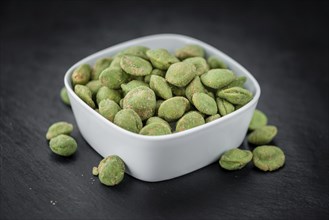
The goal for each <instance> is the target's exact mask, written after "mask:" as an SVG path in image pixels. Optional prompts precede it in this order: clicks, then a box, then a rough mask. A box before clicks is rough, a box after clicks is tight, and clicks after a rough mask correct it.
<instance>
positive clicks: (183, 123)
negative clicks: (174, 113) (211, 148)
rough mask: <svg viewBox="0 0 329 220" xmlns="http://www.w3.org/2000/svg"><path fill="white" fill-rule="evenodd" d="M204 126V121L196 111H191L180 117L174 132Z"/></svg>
mask: <svg viewBox="0 0 329 220" xmlns="http://www.w3.org/2000/svg"><path fill="white" fill-rule="evenodd" d="M203 124H205V120H204V118H203V117H202V115H201V114H200V113H198V112H197V111H191V112H188V113H186V114H185V115H184V116H183V117H181V118H180V119H179V120H178V122H177V124H176V131H177V132H179V131H185V130H188V129H191V128H194V127H197V126H200V125H203Z"/></svg>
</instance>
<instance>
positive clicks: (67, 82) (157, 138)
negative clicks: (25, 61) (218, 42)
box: [64, 33, 261, 142]
mask: <svg viewBox="0 0 329 220" xmlns="http://www.w3.org/2000/svg"><path fill="white" fill-rule="evenodd" d="M163 38H176V39H180V40H184V41H186V40H188V41H191V43H192V42H193V43H195V44H198V45H200V46H202V47H203V48H205V50H206V51H207V50H208V49H210V50H214V51H216V53H220V54H221V56H222V57H224V58H225V60H227V61H228V62H230V63H232V65H235V66H236V67H237V68H239V69H241V70H242V71H243V72H244V73H245V75H247V77H248V79H249V80H250V81H251V83H252V84H253V85H254V87H255V94H254V96H253V98H252V100H251V101H250V102H248V103H247V104H246V105H244V106H242V107H241V108H239V109H238V110H236V111H234V112H232V113H230V114H228V115H225V117H221V118H218V119H216V120H214V121H211V122H208V123H206V124H203V125H200V126H197V127H194V128H191V129H188V130H185V131H181V132H177V133H172V134H168V135H160V136H147V135H141V134H137V133H133V132H131V131H128V130H125V129H123V128H121V127H119V126H117V125H116V124H114V123H113V122H111V121H109V120H107V119H106V118H104V117H103V116H102V115H100V114H99V113H97V112H96V111H95V110H94V109H93V108H91V107H90V106H89V105H87V104H86V103H85V102H84V101H82V99H80V98H79V97H78V96H77V95H76V94H75V92H74V91H73V87H72V86H71V73H72V71H73V69H75V68H76V67H77V66H79V65H81V64H83V63H87V62H88V61H89V60H91V59H94V58H96V57H99V56H102V55H104V54H105V53H108V51H109V50H116V49H119V48H121V47H123V46H124V47H129V46H134V45H138V44H142V43H143V42H145V41H147V40H156V39H163ZM64 85H65V87H66V90H67V92H68V93H70V95H71V97H73V98H74V99H75V100H76V101H77V102H78V103H79V104H81V105H82V107H83V108H85V109H87V110H88V111H89V112H90V113H91V114H93V115H94V116H95V117H98V118H99V119H100V120H102V121H103V122H104V123H105V124H107V125H108V126H110V127H111V128H113V129H116V130H117V131H118V132H121V133H123V134H124V135H128V136H131V137H132V138H137V139H141V140H147V141H155V142H156V141H165V140H171V139H176V138H181V137H184V136H188V135H192V134H194V133H197V132H199V131H202V130H205V129H207V128H210V127H212V126H216V125H217V124H218V123H223V122H224V121H227V120H230V119H231V118H233V117H235V116H238V115H240V114H242V113H243V112H245V111H247V110H248V109H249V108H251V106H253V105H254V104H255V103H256V102H258V99H259V97H260V94H261V89H260V86H259V84H258V82H257V80H256V79H255V78H254V76H253V75H252V74H251V73H250V72H249V71H248V70H247V69H245V68H244V67H243V66H242V65H241V64H239V63H238V62H236V61H235V60H234V59H232V58H231V57H229V56H228V55H226V54H225V53H223V52H222V51H220V50H218V49H217V48H215V47H213V46H211V45H210V44H207V43H205V42H202V41H200V40H198V39H195V38H192V37H189V36H185V35H181V34H171V33H166V34H155V35H147V36H143V37H139V38H135V39H132V40H129V41H124V42H121V43H118V44H115V45H113V46H110V47H108V48H105V49H103V50H100V51H98V52H96V53H93V54H91V55H89V56H87V57H85V58H83V59H81V60H80V61H78V62H76V63H75V64H74V65H72V66H71V67H70V68H69V69H68V70H67V71H66V73H65V76H64Z"/></svg>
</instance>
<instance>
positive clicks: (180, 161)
mask: <svg viewBox="0 0 329 220" xmlns="http://www.w3.org/2000/svg"><path fill="white" fill-rule="evenodd" d="M186 44H197V45H200V46H201V47H203V48H204V50H205V51H206V54H207V55H208V56H210V55H214V56H216V57H218V58H219V59H221V60H222V61H223V62H224V63H226V64H227V65H228V67H229V68H230V69H231V70H232V71H233V72H234V73H235V74H236V75H238V76H246V77H247V82H246V83H245V87H246V88H247V89H248V90H249V91H251V92H252V93H253V95H254V97H253V99H252V100H251V101H250V102H249V103H247V104H246V105H245V106H243V107H242V108H240V109H238V110H236V111H234V112H233V113H230V114H228V115H226V116H224V117H221V118H219V119H217V120H215V121H212V122H210V123H207V124H205V125H202V126H198V127H195V128H192V129H190V130H186V131H183V132H178V133H174V134H170V135H164V136H143V135H139V134H135V133H132V132H130V131H127V130H124V129H122V128H120V127H119V126H117V125H115V124H113V123H112V122H110V121H108V120H107V119H105V118H104V117H103V116H101V115H100V114H98V113H97V112H96V111H95V110H93V109H92V108H90V107H89V106H88V105H87V104H86V103H84V102H83V101H82V100H81V99H80V98H79V97H78V96H77V95H76V94H75V93H74V91H73V89H72V84H71V74H72V72H73V70H74V69H75V68H76V67H78V66H79V65H81V64H83V63H88V64H90V65H93V64H94V63H95V62H96V60H98V59H100V58H104V57H109V56H113V55H114V54H116V53H118V52H119V51H121V50H123V49H125V48H127V47H130V46H134V45H142V46H146V47H149V48H151V49H155V48H166V49H168V50H169V51H170V52H174V51H175V50H176V49H178V48H180V47H182V46H184V45H186ZM64 83H65V87H66V89H67V91H68V96H69V99H70V102H71V107H72V111H73V114H74V117H75V120H76V122H77V125H78V127H79V130H80V132H81V134H82V136H83V137H84V139H85V140H86V141H87V142H88V143H89V145H90V146H91V147H92V148H94V149H95V150H96V151H97V152H98V153H99V154H100V155H102V156H103V157H106V156H109V155H114V154H115V155H118V156H120V157H121V158H122V159H123V160H124V162H125V165H126V172H127V173H128V174H130V175H131V176H133V177H135V178H137V179H140V180H144V181H149V182H156V181H162V180H168V179H172V178H175V177H178V176H181V175H184V174H187V173H190V172H192V171H195V170H197V169H200V168H202V167H204V166H207V165H209V164H210V163H213V162H214V161H217V160H218V158H219V157H220V155H221V154H222V153H223V152H225V151H227V150H229V149H232V148H236V147H238V146H240V144H241V143H242V142H243V139H244V137H245V135H246V133H247V130H248V125H249V123H250V120H251V118H252V115H253V112H254V110H255V108H256V105H257V102H258V99H259V96H260V87H259V85H258V82H257V81H256V80H255V78H254V77H253V76H252V75H251V74H250V73H249V72H248V71H247V70H246V69H245V68H243V67H242V66H241V65H240V64H238V63H237V62H236V61H234V60H233V59H232V58H230V57H228V56H227V55H225V54H224V53H222V52H221V51H219V50H217V49H216V48H214V47H212V46H210V45H208V44H206V43H204V42H202V41H199V40H197V39H194V38H191V37H187V36H183V35H177V34H159V35H152V36H146V37H141V38H137V39H134V40H130V41H127V42H124V43H120V44H117V45H115V46H112V47H109V48H107V49H104V50H102V51H99V52H97V53H94V54H92V55H90V56H88V57H86V58H84V59H82V60H81V61H79V62H77V63H76V64H74V65H73V66H72V67H71V68H70V69H69V70H68V71H67V72H66V74H65V77H64Z"/></svg>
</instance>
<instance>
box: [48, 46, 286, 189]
mask: <svg viewBox="0 0 329 220" xmlns="http://www.w3.org/2000/svg"><path fill="white" fill-rule="evenodd" d="M246 80H247V78H246V77H244V76H236V75H235V74H234V73H233V72H232V71H231V70H230V69H229V68H228V67H227V66H226V65H225V64H224V63H223V62H222V61H221V60H219V59H218V58H216V57H214V56H209V57H206V53H205V51H204V49H203V48H202V47H200V46H198V45H193V44H189V45H185V46H184V47H182V48H179V49H177V50H176V51H175V52H174V54H171V53H170V52H169V51H168V50H166V49H149V48H147V47H145V46H132V47H129V48H126V49H125V50H123V51H120V52H119V53H117V54H115V55H114V56H113V57H104V58H101V59H99V60H97V61H96V62H95V64H94V65H93V66H91V65H89V64H82V65H80V66H78V67H77V68H76V69H75V70H74V71H73V73H72V75H71V81H72V85H73V88H74V92H75V93H76V95H77V96H78V97H79V98H80V99H81V100H83V101H84V102H85V103H86V104H87V105H88V106H89V107H91V108H92V109H94V110H95V111H97V112H98V113H99V114H100V115H102V116H103V117H104V118H106V119H107V120H109V121H110V122H112V123H114V124H116V125H117V126H119V127H121V128H123V129H126V130H128V131H130V132H134V133H138V134H141V135H149V136H158V135H168V134H172V133H175V132H182V131H185V130H188V129H191V128H194V127H197V126H200V125H203V124H205V123H209V122H211V121H214V120H216V119H218V118H221V117H224V116H225V115H228V114H230V113H232V112H234V111H235V110H237V109H239V108H241V107H242V106H244V105H245V104H247V103H248V102H250V100H252V98H253V94H252V93H251V92H250V91H248V90H247V89H245V88H244V87H243V85H244V83H245V82H246ZM60 97H61V99H62V101H63V103H65V104H66V105H70V100H69V98H68V94H67V90H66V89H65V87H63V88H62V89H61V92H60ZM267 121H268V120H267V116H266V115H265V114H264V113H263V112H261V111H260V110H258V109H256V110H255V111H254V114H253V117H252V120H251V122H250V125H249V131H250V132H249V134H248V136H247V140H248V142H249V143H250V144H251V145H255V146H257V147H255V148H254V150H253V151H252V152H251V151H249V150H243V149H239V148H235V149H231V150H228V151H226V152H224V153H223V154H222V155H221V157H220V159H219V165H220V166H221V167H222V168H223V169H226V170H231V171H232V170H239V169H242V168H243V167H245V166H246V165H247V164H248V163H249V162H250V161H253V164H254V165H255V167H257V168H259V169H260V170H263V171H273V170H277V169H279V168H280V167H282V166H283V165H284V163H285V155H284V153H283V151H282V150H281V149H280V148H279V147H277V146H274V145H267V144H269V143H270V142H271V141H272V140H273V138H274V137H275V136H276V135H277V128H276V127H275V126H273V125H267ZM72 130H73V125H72V124H70V123H67V122H64V121H60V122H56V123H54V124H53V125H51V126H50V127H49V129H48V131H47V134H46V138H47V140H49V147H50V149H51V151H52V152H53V153H55V154H57V155H60V156H71V155H73V154H74V153H75V152H76V150H77V143H76V141H75V140H74V138H73V137H71V136H70V134H71V132H72ZM124 173H125V164H124V161H123V160H122V159H121V158H120V157H119V156H117V155H110V156H108V157H106V158H104V159H103V160H101V161H100V163H99V165H98V166H97V167H93V169H92V174H93V175H95V176H98V177H99V180H100V182H101V183H102V184H104V185H107V186H114V185H117V184H119V183H120V182H122V180H123V178H124Z"/></svg>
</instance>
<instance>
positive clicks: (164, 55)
mask: <svg viewBox="0 0 329 220" xmlns="http://www.w3.org/2000/svg"><path fill="white" fill-rule="evenodd" d="M146 55H147V57H148V58H149V59H150V61H151V63H152V65H153V66H154V68H157V69H160V70H167V69H168V68H169V66H170V65H172V64H174V63H177V62H179V60H178V59H177V58H176V57H175V56H173V55H171V54H170V53H169V52H168V50H166V49H155V50H148V51H146Z"/></svg>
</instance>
